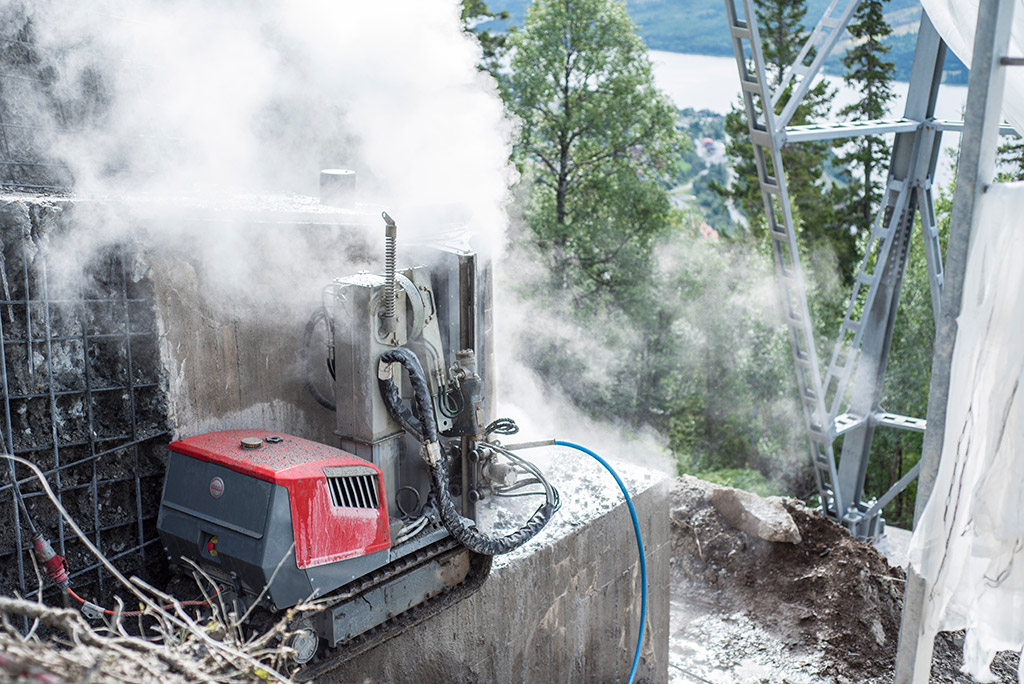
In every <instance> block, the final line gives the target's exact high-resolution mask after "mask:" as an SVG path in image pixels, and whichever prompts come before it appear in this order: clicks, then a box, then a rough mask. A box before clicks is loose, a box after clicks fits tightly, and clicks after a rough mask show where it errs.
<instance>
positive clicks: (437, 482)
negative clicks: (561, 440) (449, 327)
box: [377, 347, 557, 556]
mask: <svg viewBox="0 0 1024 684" xmlns="http://www.w3.org/2000/svg"><path fill="white" fill-rule="evenodd" d="M395 363H398V364H401V365H402V366H403V367H404V368H405V370H406V372H407V373H408V375H409V384H410V385H411V386H412V391H413V410H414V412H415V415H413V412H410V411H409V409H408V408H406V407H405V405H404V404H403V403H402V397H401V395H400V394H399V392H398V386H397V385H396V384H395V382H394V379H393V374H392V373H393V371H392V368H393V367H392V364H395ZM377 379H378V384H379V385H380V393H381V396H382V397H383V399H384V404H385V405H386V406H387V407H388V411H389V412H390V413H391V415H392V417H393V418H394V419H395V420H396V421H398V423H399V424H400V425H401V426H402V427H403V428H405V430H406V431H407V432H409V434H411V435H413V436H414V437H416V439H417V440H419V442H420V444H421V445H422V447H423V451H424V455H425V458H426V461H427V463H428V465H429V466H430V474H431V480H432V491H433V494H434V498H435V500H436V501H437V509H438V513H439V514H440V516H441V522H442V523H443V524H444V526H445V528H446V529H447V530H448V533H449V534H451V535H452V537H454V538H455V539H456V540H458V541H459V543H461V544H462V545H463V546H465V547H466V548H467V549H469V550H470V551H475V552H476V553H481V554H484V555H487V556H494V555H499V554H502V553H508V552H509V551H511V550H513V549H515V548H518V547H520V546H522V545H523V544H525V543H526V542H527V541H528V540H530V539H531V538H532V537H534V536H535V535H536V534H537V533H538V532H540V531H541V529H543V527H544V525H546V524H547V522H548V520H550V519H551V516H552V514H553V513H554V512H555V509H556V500H557V499H556V498H553V496H552V495H551V494H550V491H553V490H552V489H551V488H549V493H548V495H547V496H546V497H545V501H544V503H543V504H542V505H541V506H540V507H539V508H538V509H537V511H536V512H535V513H534V514H533V515H532V516H531V517H530V519H529V520H527V521H526V524H524V525H523V526H522V527H520V528H519V529H518V530H516V531H515V532H511V533H509V534H507V535H505V536H503V537H489V536H487V535H485V534H481V533H480V532H478V531H477V530H476V529H474V528H473V527H472V526H471V525H472V523H473V521H472V520H469V519H468V518H463V517H462V516H461V515H460V514H459V511H458V509H457V508H456V507H455V502H454V501H452V496H451V492H450V491H449V483H448V462H447V459H446V458H445V457H444V456H442V455H441V450H440V445H439V444H438V438H437V421H436V419H435V418H434V410H433V404H432V403H431V401H430V390H429V388H428V387H427V381H426V376H425V375H424V373H423V368H422V367H421V366H420V362H419V359H417V358H416V355H415V354H413V353H412V352H411V351H409V350H408V349H406V348H405V347H398V348H395V349H389V350H388V351H386V352H384V353H383V354H381V356H380V366H379V367H378V371H377ZM555 496H557V495H555Z"/></svg>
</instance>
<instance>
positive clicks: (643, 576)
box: [549, 439, 647, 684]
mask: <svg viewBox="0 0 1024 684" xmlns="http://www.w3.org/2000/svg"><path fill="white" fill-rule="evenodd" d="M549 444H550V442H549ZM555 444H557V445H558V446H564V447H569V448H570V449H576V450H577V451H582V452H583V453H585V454H587V455H588V456H590V457H592V458H593V459H594V460H596V461H597V462H598V463H600V464H601V465H603V466H604V467H605V470H607V471H608V472H609V473H611V474H612V477H614V478H615V482H616V484H618V485H619V489H621V490H622V496H624V497H625V498H626V505H627V506H629V515H630V517H631V518H633V531H634V532H635V533H636V548H637V550H638V551H639V552H640V633H639V634H638V635H637V637H636V653H635V654H634V656H633V668H632V669H631V670H630V671H629V680H628V681H627V682H626V684H633V677H635V676H636V668H637V666H638V665H639V664H640V647H641V645H642V644H643V641H644V625H645V623H646V622H647V562H646V560H645V556H644V540H643V537H642V536H641V535H640V523H639V521H638V520H637V519H636V509H635V508H633V500H632V499H630V498H629V492H628V491H626V485H624V484H623V483H622V479H621V478H620V477H619V475H618V473H616V472H615V470H614V469H613V468H612V467H611V466H610V465H608V461H606V460H604V459H603V458H601V457H600V456H598V455H597V454H595V453H594V452H593V451H591V450H590V449H588V448H586V447H583V446H580V445H579V444H573V443H572V442H562V441H560V440H557V439H556V440H555Z"/></svg>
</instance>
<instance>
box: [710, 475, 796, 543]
mask: <svg viewBox="0 0 1024 684" xmlns="http://www.w3.org/2000/svg"><path fill="white" fill-rule="evenodd" d="M711 504H712V505H713V506H714V507H715V510H717V511H718V512H719V513H720V514H721V515H722V517H723V518H725V519H726V520H727V521H728V522H729V524H730V525H732V526H733V527H735V528H736V529H738V530H742V531H744V532H746V533H747V534H750V535H753V536H755V537H758V538H760V539H764V540H766V541H770V542H789V543H790V544H799V543H800V530H799V529H797V526H796V523H795V522H793V518H792V516H790V514H789V512H788V511H787V510H786V509H785V507H783V505H782V500H781V499H779V498H778V497H772V498H770V499H765V498H762V497H760V496H758V495H757V494H752V493H751V492H745V491H743V490H742V489H733V488H732V487H721V488H718V487H716V488H715V489H714V490H713V491H712V492H711Z"/></svg>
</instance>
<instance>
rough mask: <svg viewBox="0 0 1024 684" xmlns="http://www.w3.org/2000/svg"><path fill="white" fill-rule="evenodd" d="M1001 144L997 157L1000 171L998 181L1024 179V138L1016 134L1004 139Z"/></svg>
mask: <svg viewBox="0 0 1024 684" xmlns="http://www.w3.org/2000/svg"><path fill="white" fill-rule="evenodd" d="M1004 140H1005V142H1003V143H1002V144H1001V145H1000V146H999V155H998V157H997V159H996V163H997V164H998V170H999V173H998V174H997V175H996V182H997V183H1012V182H1014V181H1020V180H1024V138H1021V137H1020V136H1017V135H1014V136H1009V137H1008V138H1005V139H1004Z"/></svg>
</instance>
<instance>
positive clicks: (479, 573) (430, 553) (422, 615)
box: [294, 537, 492, 682]
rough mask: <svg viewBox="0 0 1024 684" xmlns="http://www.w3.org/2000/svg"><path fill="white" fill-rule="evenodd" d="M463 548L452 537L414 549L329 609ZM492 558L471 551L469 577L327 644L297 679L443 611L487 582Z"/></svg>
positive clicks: (347, 590)
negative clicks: (400, 611) (331, 645)
mask: <svg viewBox="0 0 1024 684" xmlns="http://www.w3.org/2000/svg"><path fill="white" fill-rule="evenodd" d="M463 549H464V547H463V546H462V545H460V544H459V543H458V542H457V541H455V540H454V539H452V538H450V537H448V538H446V539H442V540H441V541H439V542H436V543H434V544H431V545H430V546H427V547H425V548H423V549H420V550H419V551H416V552H414V553H410V554H409V555H408V556H404V557H403V558H400V559H399V560H398V561H396V562H395V563H393V564H391V565H388V566H385V567H383V568H381V569H380V570H378V571H376V572H373V573H370V574H369V575H367V576H366V577H364V578H362V579H360V580H357V581H356V582H355V583H353V584H349V585H347V586H345V587H342V589H341V590H340V595H339V597H338V600H337V601H332V602H331V603H330V604H329V606H328V608H327V609H328V610H330V608H331V607H333V606H337V605H338V604H340V603H344V602H348V601H353V600H358V598H359V597H360V596H361V595H362V594H363V593H365V592H367V591H369V590H370V589H373V588H374V587H376V586H378V585H380V584H383V583H384V582H387V581H388V580H390V579H392V578H394V577H397V576H399V575H401V574H403V573H405V572H408V571H411V570H414V569H415V568H416V567H417V566H420V565H423V564H424V563H427V562H429V561H431V560H434V559H439V560H441V559H443V558H444V557H445V556H448V555H454V554H455V553H458V552H460V551H462V550H463ZM491 559H492V557H491V556H485V555H482V554H478V553H474V552H473V551H469V572H468V573H467V574H466V578H465V579H464V580H463V581H462V582H460V583H459V584H457V585H455V586H454V587H451V588H449V589H447V590H446V591H444V592H442V593H441V594H438V595H437V596H435V597H433V598H431V599H428V600H427V601H424V602H423V603H420V604H419V605H416V606H413V607H412V608H410V609H409V610H407V611H405V612H404V613H400V614H398V615H396V616H395V617H393V618H391V619H390V620H387V621H386V622H382V623H381V624H379V625H377V626H376V627H374V628H372V629H369V630H367V631H365V632H363V633H362V634H360V635H359V636H356V637H354V638H352V639H349V640H348V641H345V642H342V643H339V644H338V645H337V646H335V647H334V648H327V649H326V653H325V654H324V655H323V656H321V657H320V659H319V660H317V661H314V662H313V663H311V664H309V665H307V666H306V667H304V668H303V669H301V670H299V672H298V673H297V674H296V675H295V676H294V678H295V681H297V682H308V681H311V680H313V679H315V678H317V677H319V676H320V675H323V674H326V673H327V672H330V671H332V670H334V669H335V668H338V667H340V666H341V665H343V664H344V663H346V662H348V661H349V660H351V659H352V658H355V657H356V656H358V655H361V654H363V653H366V652H367V651H369V650H370V649H371V648H374V647H376V646H378V645H380V644H382V643H384V642H385V641H387V640H389V639H391V638H392V637H395V636H398V635H399V634H401V633H402V632H404V631H405V630H407V629H409V628H410V627H413V626H415V625H418V624H419V623H421V622H423V621H424V620H427V619H428V618H431V617H433V616H435V615H437V614H438V613H441V612H443V611H444V610H446V609H447V608H449V607H451V606H453V605H455V604H456V603H458V602H459V601H461V600H462V599H464V598H466V597H468V596H470V595H471V594H473V593H475V592H476V590H477V589H479V588H480V587H481V585H483V583H484V580H485V579H487V576H488V575H489V574H490V572H491ZM301 619H302V618H301V617H300V618H298V620H301Z"/></svg>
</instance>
